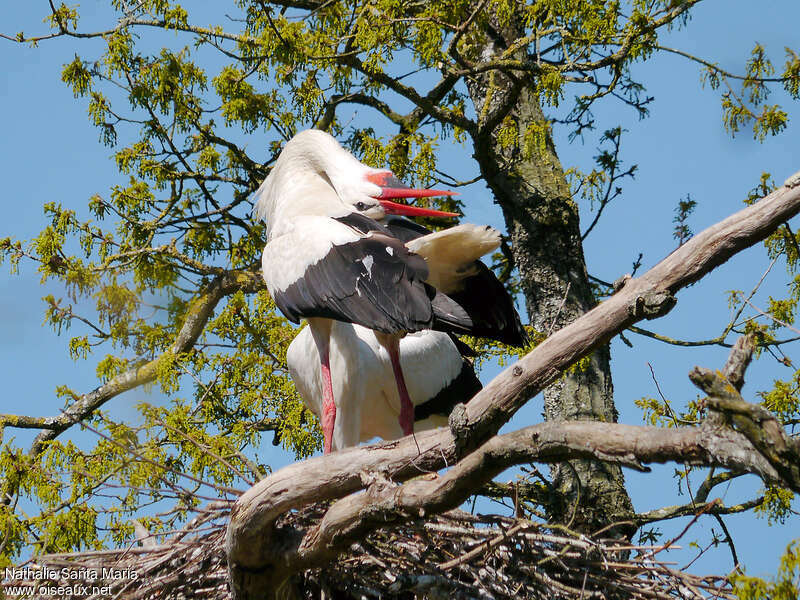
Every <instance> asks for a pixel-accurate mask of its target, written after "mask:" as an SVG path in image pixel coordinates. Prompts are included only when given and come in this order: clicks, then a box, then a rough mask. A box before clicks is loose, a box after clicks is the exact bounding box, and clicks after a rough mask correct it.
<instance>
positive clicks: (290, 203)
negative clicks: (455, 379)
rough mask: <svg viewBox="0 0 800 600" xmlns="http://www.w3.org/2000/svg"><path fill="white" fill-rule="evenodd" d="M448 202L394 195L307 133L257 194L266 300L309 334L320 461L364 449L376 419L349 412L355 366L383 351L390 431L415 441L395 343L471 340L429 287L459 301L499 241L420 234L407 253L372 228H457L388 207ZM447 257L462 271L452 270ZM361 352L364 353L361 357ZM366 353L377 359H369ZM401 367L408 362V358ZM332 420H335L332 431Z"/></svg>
mask: <svg viewBox="0 0 800 600" xmlns="http://www.w3.org/2000/svg"><path fill="white" fill-rule="evenodd" d="M445 193H449V192H440V191H437V190H412V189H409V188H407V187H405V186H402V184H400V183H399V182H398V181H397V180H396V179H394V177H393V176H392V175H391V173H389V172H388V171H385V170H380V169H372V168H370V167H367V166H366V165H364V164H362V163H360V162H359V161H358V160H356V159H355V158H354V157H353V156H352V155H351V154H349V153H348V152H347V151H345V150H344V149H343V148H342V147H341V146H339V144H338V142H336V140H334V139H333V138H332V137H331V136H329V135H328V134H326V133H323V132H320V131H314V130H309V131H305V132H302V133H300V134H298V135H296V136H295V137H294V138H292V140H290V141H289V142H288V143H287V144H286V146H285V148H284V150H283V151H282V152H281V155H280V156H279V157H278V160H277V162H276V164H275V165H274V167H273V169H272V171H271V173H270V175H269V176H268V177H267V179H266V180H265V181H264V183H263V184H262V185H261V187H260V188H259V190H258V192H257V194H258V202H257V204H256V207H255V210H254V213H255V214H256V216H257V217H259V218H262V219H264V220H265V221H266V224H267V245H266V247H265V248H264V253H263V256H262V269H263V275H264V279H265V281H266V283H267V288H268V290H269V291H270V293H271V295H272V297H273V299H274V300H275V303H276V304H277V306H278V307H279V308H280V310H281V311H282V312H283V314H284V315H286V317H287V318H289V319H290V320H292V321H294V322H299V321H300V319H301V318H306V319H308V322H309V326H310V327H309V330H310V337H311V339H312V340H313V342H314V348H315V349H316V357H315V358H316V359H318V360H319V379H318V383H319V388H321V392H322V394H321V396H322V402H321V410H319V411H318V415H319V416H320V418H321V421H322V429H323V433H324V436H325V452H326V453H327V452H330V451H331V450H332V449H333V445H334V444H333V438H334V435H335V433H336V432H337V431H338V432H339V434H338V436H339V438H340V439H341V440H342V443H345V441H344V440H347V441H348V442H349V441H350V440H354V439H355V440H358V439H360V438H361V428H362V425H366V426H367V427H368V429H369V428H373V427H374V428H379V427H380V426H379V425H378V424H377V423H378V422H379V419H378V418H374V419H373V418H372V417H370V418H369V419H367V420H366V421H364V420H363V419H362V418H361V417H360V416H359V415H360V414H361V412H362V411H363V405H359V406H355V405H356V404H358V403H357V402H356V401H355V400H354V399H355V398H359V397H362V396H363V394H360V393H359V392H358V391H357V390H358V389H359V388H358V386H359V385H360V384H357V383H351V382H349V381H348V379H351V378H352V377H348V373H349V372H352V370H353V365H357V364H359V361H361V362H363V361H364V360H366V361H367V362H370V361H371V362H372V363H373V364H374V360H373V359H372V358H371V356H370V354H371V355H372V356H377V357H378V359H381V356H382V355H381V353H382V352H383V350H385V353H386V355H388V358H389V361H388V364H389V365H390V366H391V370H392V373H393V376H394V377H393V378H394V380H395V385H396V388H397V396H398V398H399V414H398V416H397V420H398V423H399V427H400V429H401V430H402V432H403V434H405V435H408V434H410V433H412V432H413V423H414V402H413V401H412V400H411V396H410V392H409V386H408V384H407V381H406V378H405V377H404V374H403V373H404V367H403V360H402V358H401V340H402V338H403V337H404V336H405V335H406V334H407V333H413V332H419V331H423V330H428V329H432V328H435V329H440V330H444V331H453V332H460V333H469V332H471V331H472V329H473V328H474V325H475V324H474V323H473V320H472V318H471V317H470V315H469V314H468V312H467V311H466V310H465V309H464V308H463V307H462V306H461V305H460V304H459V303H458V302H456V301H454V300H453V299H452V298H451V297H449V296H448V295H446V294H445V293H442V292H441V291H440V290H437V289H436V287H435V283H438V284H439V285H442V286H444V287H448V288H453V290H454V291H458V288H459V285H460V284H459V283H458V282H459V281H460V280H461V279H463V274H471V272H470V271H471V269H472V267H469V265H470V264H471V263H473V262H475V261H476V260H477V258H478V257H480V256H482V255H483V254H485V253H486V252H488V251H491V250H493V249H494V248H496V247H497V246H498V245H499V233H498V232H496V231H495V230H492V229H491V228H488V227H476V226H471V225H459V226H457V227H454V228H452V229H449V230H446V231H443V232H438V233H429V234H426V235H423V234H420V235H418V236H417V237H416V238H415V239H413V240H410V241H409V243H408V244H406V243H404V240H402V239H400V238H398V237H396V236H395V235H394V234H393V233H392V232H391V230H390V229H388V228H387V227H385V226H384V225H381V224H380V223H379V222H377V221H376V220H374V219H373V218H371V217H372V216H375V217H378V218H384V217H385V216H386V214H387V213H388V214H399V215H403V214H421V215H428V216H442V215H445V216H454V215H453V214H452V213H440V212H438V211H430V210H427V209H418V208H416V207H409V206H405V205H400V204H396V203H393V202H391V201H388V200H386V199H385V198H387V197H391V198H397V197H422V196H431V195H442V194H445ZM367 215H369V216H367ZM448 240H449V241H448ZM454 243H456V244H457V245H458V248H457V250H456V251H455V252H454V251H452V250H451V251H450V252H449V253H448V252H442V251H441V250H442V248H447V247H450V248H452V247H453V245H454ZM412 250H413V251H412ZM455 256H459V257H460V262H459V260H453V259H454V257H455ZM443 258H444V260H442V259H443ZM459 265H460V266H459ZM465 266H467V267H468V268H464V267H465ZM484 268H485V267H484ZM454 269H455V270H456V271H458V270H459V269H461V270H462V271H463V273H462V275H459V276H457V277H453V276H452V275H453V273H452V271H453V270H454ZM432 282H435V283H432ZM454 282H455V283H454ZM342 322H344V323H352V324H355V325H360V326H362V327H364V328H366V329H367V330H369V333H370V335H366V334H364V335H359V333H362V334H363V333H364V332H360V331H359V330H357V329H355V328H354V327H352V326H351V327H350V330H349V331H345V329H346V327H345V328H344V329H343V327H344V325H342ZM373 338H374V342H373ZM420 338H421V339H425V340H426V343H427V344H429V346H430V348H442V346H441V345H440V344H439V343H438V342H439V341H441V340H435V339H434V338H433V337H426V336H425V335H422V336H420ZM306 343H307V342H306ZM363 344H366V346H367V347H369V348H370V350H369V352H366V351H364V352H359V350H358V348H361V347H363ZM375 344H377V347H379V348H381V349H382V350H375V348H376V346H375ZM407 345H408V347H409V348H412V347H414V348H417V349H416V350H414V352H413V353H412V354H413V356H414V357H416V356H417V355H419V356H425V354H426V353H425V352H424V351H419V348H418V346H419V345H417V346H414V343H413V342H409V344H407ZM423 346H425V344H423ZM437 352H444V354H441V355H440V358H441V357H444V358H446V359H447V360H452V361H453V364H456V363H458V364H462V363H461V356H460V354H459V353H458V352H457V351H456V352H455V354H453V353H452V350H445V351H442V350H437ZM312 354H313V353H312ZM365 357H366V358H365ZM409 359H410V360H411V362H414V361H413V358H412V355H409ZM315 362H316V360H315ZM428 364H429V366H431V365H430V363H428ZM382 365H383V366H385V361H384V362H383V363H382ZM432 366H433V368H436V366H435V365H432ZM408 368H410V367H408ZM384 370H385V369H384ZM374 371H375V373H379V372H380V371H381V369H379V368H375V369H374ZM473 375H474V374H473ZM319 388H318V389H319ZM351 396H352V397H351ZM304 398H305V395H304ZM343 398H344V400H343ZM306 401H307V402H309V399H308V398H306ZM310 403H313V402H310ZM389 404H390V405H391V402H389ZM345 405H346V406H347V408H345ZM337 408H338V409H339V410H340V411H342V413H343V415H342V419H343V422H342V423H341V424H340V426H339V427H338V428H337V427H336V423H337V421H338V419H337ZM364 414H367V412H364ZM387 414H388V413H387ZM336 445H337V447H339V443H338V442H337V444H336Z"/></svg>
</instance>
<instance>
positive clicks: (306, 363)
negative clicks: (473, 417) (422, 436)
mask: <svg viewBox="0 0 800 600" xmlns="http://www.w3.org/2000/svg"><path fill="white" fill-rule="evenodd" d="M286 359H287V362H288V364H289V372H290V373H291V376H292V380H293V381H294V383H295V386H296V387H297V391H298V392H300V395H301V396H302V398H303V401H304V402H305V404H306V406H307V407H308V408H309V409H310V410H311V412H313V413H314V414H315V415H317V417H318V418H321V416H322V378H321V376H320V370H319V368H318V365H319V353H318V351H317V347H316V344H315V343H314V339H313V337H312V335H311V331H310V329H309V328H307V327H306V328H304V329H303V330H302V331H300V333H299V334H298V335H297V337H296V338H295V339H294V340H293V341H292V343H291V345H290V346H289V350H288V352H287V353H286ZM400 364H401V366H402V369H403V374H404V376H405V380H406V383H407V386H408V394H409V397H410V398H411V402H412V403H413V404H414V406H417V405H420V404H422V403H424V402H426V401H428V400H430V399H431V398H434V397H435V396H436V395H437V394H438V393H439V392H441V391H442V389H443V388H445V387H447V385H449V384H451V383H452V382H453V381H455V380H456V378H457V377H458V376H459V375H460V374H461V371H462V368H463V359H462V357H461V354H459V352H458V349H457V348H456V346H455V344H454V343H453V341H452V340H451V339H450V337H449V336H448V335H447V334H446V333H441V332H439V331H420V332H417V333H410V334H408V335H407V336H405V337H404V338H403V339H402V340H400ZM331 373H334V374H336V377H334V378H333V379H334V381H335V382H338V383H334V389H333V394H334V398H336V405H337V413H338V414H341V415H342V418H337V419H336V424H335V426H334V429H333V449H334V450H339V449H341V448H347V447H350V446H355V445H356V444H358V443H359V442H364V441H367V440H370V439H372V438H374V437H376V436H377V437H380V438H383V439H385V440H392V439H396V438H399V437H402V436H403V430H402V428H401V427H400V424H399V422H398V418H399V416H400V396H399V394H398V392H397V385H396V384H395V381H394V375H393V372H392V363H391V360H390V358H389V353H388V352H387V351H386V349H385V348H384V347H382V346H381V345H380V344H379V343H378V340H377V338H376V337H375V334H374V333H373V332H372V331H371V330H370V329H367V328H365V327H361V326H360V325H353V324H352V323H343V322H341V321H339V322H336V323H334V325H333V328H332V330H331ZM461 400H462V401H465V400H467V398H462V399H461ZM446 424H447V416H446V415H441V414H434V415H431V416H429V417H427V418H425V419H422V420H418V421H415V423H414V430H415V431H422V430H425V429H432V428H434V427H440V426H442V425H446Z"/></svg>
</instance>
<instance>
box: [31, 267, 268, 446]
mask: <svg viewBox="0 0 800 600" xmlns="http://www.w3.org/2000/svg"><path fill="white" fill-rule="evenodd" d="M262 285H263V284H262V282H261V277H260V275H259V274H257V273H254V272H250V271H228V272H226V273H224V274H222V275H219V276H217V277H215V278H214V279H213V280H211V282H210V283H208V284H207V285H206V286H205V287H204V288H203V289H201V290H200V292H199V293H198V294H197V296H196V297H195V298H194V299H193V300H192V302H191V304H190V305H189V309H188V310H187V312H186V318H185V319H184V321H183V326H182V327H181V329H180V331H179V332H178V335H176V336H175V341H174V342H173V343H172V346H171V347H170V349H169V350H168V351H167V352H165V353H164V354H162V355H161V356H159V357H158V358H155V359H153V360H150V361H147V362H145V363H144V364H140V365H139V366H137V367H134V368H132V369H129V370H128V371H126V372H124V373H120V374H119V375H117V376H116V377H114V378H112V379H111V380H110V381H108V382H107V383H105V384H103V385H101V386H100V387H98V388H95V389H94V390H93V391H91V392H89V393H88V394H84V395H83V396H81V397H80V399H78V400H77V401H76V402H75V403H74V404H72V405H70V406H69V407H67V409H66V410H65V411H64V412H63V413H62V414H60V415H59V416H56V417H49V418H46V419H45V420H44V422H45V424H44V425H43V427H46V428H47V430H46V431H42V432H41V433H40V434H39V435H38V436H36V439H35V440H34V441H33V445H32V446H31V449H30V451H29V453H30V455H32V456H35V455H37V454H39V453H40V452H41V451H42V450H43V449H44V444H46V443H47V442H48V441H50V440H52V439H55V438H56V437H57V436H58V435H59V434H61V433H62V432H63V431H65V430H66V429H68V428H69V427H71V426H72V425H75V424H76V423H80V422H81V421H82V420H83V419H85V418H86V417H88V416H89V415H90V414H92V413H93V412H94V411H95V410H97V409H98V408H100V407H101V406H103V404H105V403H106V402H108V401H109V400H111V399H112V398H114V397H116V396H118V395H120V394H122V393H123V392H126V391H128V390H130V389H133V388H135V387H138V386H140V385H143V384H146V383H150V382H152V381H154V380H155V378H156V374H157V373H158V368H159V365H160V364H161V363H162V362H164V361H165V360H168V359H169V358H171V357H174V356H175V355H178V354H181V353H183V352H187V351H188V350H190V349H191V348H192V346H193V345H194V343H195V342H196V341H197V339H198V338H199V337H200V335H201V334H202V333H203V330H204V329H205V326H206V323H207V322H208V319H209V318H210V317H211V314H212V313H213V311H214V308H215V307H216V306H217V303H218V302H219V301H220V300H221V299H222V298H223V297H224V296H227V295H230V294H232V293H233V292H236V291H238V290H245V291H250V292H255V291H257V290H258V289H261V287H262Z"/></svg>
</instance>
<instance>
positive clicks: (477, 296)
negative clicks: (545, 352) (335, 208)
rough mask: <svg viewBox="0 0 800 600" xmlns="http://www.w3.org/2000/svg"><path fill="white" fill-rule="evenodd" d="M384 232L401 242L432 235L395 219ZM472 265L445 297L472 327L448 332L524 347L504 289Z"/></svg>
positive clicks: (478, 265)
mask: <svg viewBox="0 0 800 600" xmlns="http://www.w3.org/2000/svg"><path fill="white" fill-rule="evenodd" d="M386 228H387V229H388V230H389V231H390V232H391V234H392V235H393V236H394V237H396V238H398V239H400V240H402V241H403V242H408V241H410V240H414V239H416V238H418V237H422V236H423V235H427V234H429V233H432V232H431V230H430V229H428V228H426V227H423V226H422V225H419V224H418V223H414V222H413V221H409V220H408V219H403V218H398V217H391V218H389V219H388V221H387V223H386ZM473 264H474V266H475V268H476V269H477V272H476V273H475V275H472V276H470V277H468V278H466V279H464V282H463V283H464V287H463V289H462V290H460V291H458V292H451V293H449V294H448V296H449V298H450V299H451V300H453V301H455V303H456V304H457V305H458V306H460V307H461V308H463V309H464V311H466V313H467V315H469V318H470V320H471V321H472V325H471V326H469V329H468V331H464V330H463V329H459V328H457V327H453V328H452V329H453V330H456V331H458V332H459V333H468V334H470V335H474V336H477V337H486V338H490V339H493V340H497V341H498V342H503V343H504V344H509V345H511V346H525V345H527V344H528V334H527V333H526V331H525V328H524V327H523V326H522V322H521V321H520V318H519V313H517V310H516V309H515V308H514V301H513V300H512V299H511V296H510V295H509V293H508V291H507V290H506V288H505V286H504V285H503V284H502V283H501V282H500V280H499V279H497V277H496V276H495V274H494V273H493V272H492V270H491V269H490V268H489V267H487V266H486V265H484V264H483V263H482V262H481V261H479V260H476V261H475V263H473Z"/></svg>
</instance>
